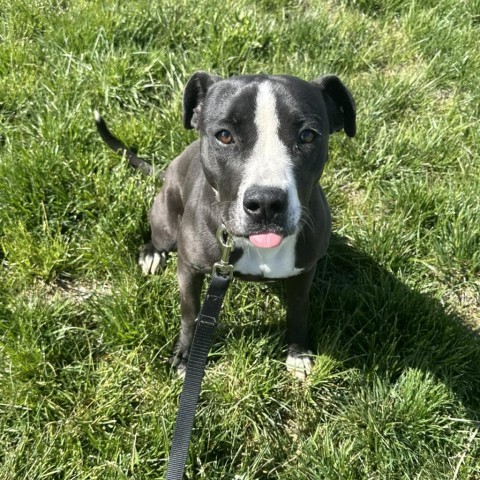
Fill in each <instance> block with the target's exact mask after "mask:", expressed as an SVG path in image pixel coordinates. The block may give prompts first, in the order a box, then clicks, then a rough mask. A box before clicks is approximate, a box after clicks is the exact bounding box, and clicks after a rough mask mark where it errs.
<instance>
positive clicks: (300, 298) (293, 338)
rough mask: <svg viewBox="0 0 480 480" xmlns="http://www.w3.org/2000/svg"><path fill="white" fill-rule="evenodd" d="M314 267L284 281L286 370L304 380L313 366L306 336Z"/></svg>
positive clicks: (307, 335) (307, 336)
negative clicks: (285, 299) (285, 293)
mask: <svg viewBox="0 0 480 480" xmlns="http://www.w3.org/2000/svg"><path fill="white" fill-rule="evenodd" d="M314 275H315V267H313V268H312V269H311V270H308V271H306V272H303V273H301V274H299V275H296V276H295V277H290V278H288V279H287V280H286V287H287V344H288V356H287V362H286V364H287V370H288V371H289V372H292V373H293V374H294V375H295V377H297V378H298V379H300V380H305V378H306V376H307V375H308V374H309V373H310V371H311V369H312V366H313V359H312V352H311V350H310V342H309V334H308V311H309V308H310V299H309V294H310V287H311V285H312V280H313V277H314Z"/></svg>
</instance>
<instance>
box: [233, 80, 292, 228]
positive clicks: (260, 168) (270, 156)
mask: <svg viewBox="0 0 480 480" xmlns="http://www.w3.org/2000/svg"><path fill="white" fill-rule="evenodd" d="M254 123H255V127H256V131H257V142H256V144H255V147H254V148H253V151H252V155H251V156H250V158H249V159H248V161H247V163H246V167H245V172H244V177H243V180H242V183H241V184H240V189H239V192H238V204H237V218H238V219H239V220H240V219H242V218H244V216H245V215H246V214H245V212H244V211H243V195H244V193H245V191H246V190H247V189H248V188H249V187H251V186H253V185H258V186H264V187H278V188H281V189H282V190H285V191H287V192H288V214H287V218H288V223H289V224H290V225H291V226H293V227H296V226H297V225H298V222H299V220H300V200H299V198H298V193H297V187H296V184H295V177H294V175H293V166H292V161H291V159H290V155H289V152H288V149H287V147H286V145H285V144H284V143H283V142H282V141H281V140H280V137H279V135H278V129H279V126H280V120H279V117H278V112H277V108H276V100H275V95H274V93H273V91H272V87H271V85H270V84H269V82H268V81H267V82H263V83H260V85H259V87H258V92H257V98H256V109H255V118H254Z"/></svg>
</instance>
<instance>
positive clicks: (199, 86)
mask: <svg viewBox="0 0 480 480" xmlns="http://www.w3.org/2000/svg"><path fill="white" fill-rule="evenodd" d="M96 121H97V127H98V130H99V133H100V135H101V136H102V138H103V139H104V140H105V141H106V143H107V144H108V145H109V146H110V147H111V148H112V149H113V150H115V151H117V152H119V153H122V154H124V155H125V156H126V157H127V158H128V159H129V161H130V163H131V164H132V165H133V166H134V167H136V168H140V169H142V170H143V171H144V172H146V173H152V167H151V165H149V164H147V163H146V162H145V160H144V159H142V158H140V157H138V156H137V155H136V154H135V153H134V152H132V151H130V150H129V149H127V148H126V147H125V146H124V145H123V144H122V143H121V142H120V141H119V140H118V139H116V138H115V137H114V136H113V135H112V134H111V133H110V132H109V130H108V128H107V126H106V124H105V122H104V121H103V119H102V118H101V117H100V115H99V114H98V113H96ZM183 125H184V127H185V128H186V129H195V130H197V131H198V133H199V139H198V140H196V141H194V142H193V143H192V144H191V145H190V146H188V147H187V148H186V149H185V151H184V152H183V153H182V154H181V155H180V156H178V157H177V158H176V159H175V160H173V161H172V162H171V164H170V165H169V166H168V168H167V170H166V172H165V174H164V183H163V187H162V189H161V190H160V192H159V193H158V195H157V196H156V198H155V200H154V203H153V206H152V209H151V211H150V225H151V232H152V237H151V242H149V243H148V244H147V245H145V246H144V247H143V250H142V252H141V254H140V259H139V264H140V265H141V267H142V269H143V271H144V272H145V273H152V274H153V273H155V272H156V271H157V270H159V269H162V268H163V267H164V266H165V261H166V258H167V255H168V253H169V252H173V251H176V252H177V270H178V281H179V287H180V306H181V329H180V335H179V337H178V340H177V342H176V345H175V348H174V351H173V355H172V357H171V359H170V363H171V364H172V366H173V367H174V368H175V369H176V371H177V372H178V373H179V374H180V375H182V374H184V372H185V368H186V364H187V360H188V354H189V350H190V346H191V343H192V339H193V334H194V328H195V319H196V318H197V315H198V313H199V310H200V294H201V289H202V283H203V279H204V276H205V274H207V273H209V272H211V270H212V266H213V264H214V263H215V262H216V261H218V260H219V258H220V248H219V246H218V244H217V241H216V237H215V234H216V231H217V229H218V228H219V226H220V225H221V224H223V225H224V226H225V227H226V230H227V231H228V232H229V233H230V235H232V236H233V239H234V244H235V248H234V251H233V253H232V255H231V257H230V261H231V263H232V264H233V266H234V275H235V276H236V277H238V278H241V279H245V280H254V281H268V280H276V279H285V282H286V294H287V344H288V355H287V361H286V365H287V369H288V370H289V371H292V372H293V373H294V375H295V376H297V377H298V378H300V379H303V378H305V376H306V375H308V374H309V372H310V370H311V368H312V364H313V362H312V352H311V350H310V348H311V347H310V345H309V337H308V311H309V291H310V286H311V283H312V279H313V277H314V273H315V266H316V263H317V261H318V260H319V259H320V258H321V257H322V256H323V255H324V254H325V252H326V250H327V246H328V243H329V238H330V230H331V217H330V211H329V207H328V204H327V200H326V198H325V195H324V193H323V191H322V188H321V187H320V185H319V180H320V177H321V175H322V172H323V169H324V166H325V163H326V161H327V157H328V139H329V135H330V134H331V133H333V132H336V131H339V130H342V129H343V130H344V131H345V133H346V134H347V135H348V136H349V137H353V136H354V135H355V131H356V114H355V102H354V100H353V98H352V95H351V94H350V92H349V90H348V89H347V88H346V87H345V86H344V84H343V83H342V82H341V81H340V79H339V78H338V77H337V76H335V75H328V76H323V77H320V78H318V79H316V80H314V81H312V82H307V81H303V80H301V79H299V78H296V77H292V76H283V75H282V76H270V75H246V76H236V77H232V78H229V79H222V78H220V77H217V76H214V75H210V74H208V73H205V72H197V73H195V74H194V75H193V76H192V77H191V78H190V80H189V81H188V83H187V85H186V88H185V91H184V96H183Z"/></svg>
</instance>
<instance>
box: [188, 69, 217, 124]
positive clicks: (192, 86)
mask: <svg viewBox="0 0 480 480" xmlns="http://www.w3.org/2000/svg"><path fill="white" fill-rule="evenodd" d="M220 80H222V79H221V77H217V76H216V75H210V74H209V73H206V72H196V73H194V74H193V75H192V76H191V77H190V80H188V82H187V86H186V87H185V91H184V92H183V126H184V127H185V128H186V129H187V130H191V129H192V128H195V129H196V130H197V129H198V116H199V114H200V110H201V109H202V104H203V101H204V100H205V97H206V95H207V91H208V89H209V88H210V87H211V86H212V85H213V84H214V83H216V82H218V81H220Z"/></svg>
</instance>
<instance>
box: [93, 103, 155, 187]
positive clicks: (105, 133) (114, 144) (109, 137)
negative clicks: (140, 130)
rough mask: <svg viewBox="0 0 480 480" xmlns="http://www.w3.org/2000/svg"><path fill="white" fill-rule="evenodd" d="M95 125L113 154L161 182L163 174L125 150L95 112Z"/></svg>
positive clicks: (130, 151)
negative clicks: (125, 159) (122, 157)
mask: <svg viewBox="0 0 480 480" xmlns="http://www.w3.org/2000/svg"><path fill="white" fill-rule="evenodd" d="M94 114H95V124H96V125H97V130H98V133H99V134H100V137H102V140H103V141H104V142H105V143H106V144H107V145H108V146H109V147H110V148H111V149H112V150H113V151H114V152H115V153H118V154H119V155H122V156H125V157H126V158H127V160H128V161H129V163H130V165H131V166H132V167H133V168H135V169H136V170H140V171H141V172H142V173H144V174H146V175H149V176H155V177H157V179H159V180H163V178H164V172H157V171H156V170H155V169H154V168H153V167H152V165H150V163H148V162H147V161H146V160H145V159H144V158H141V157H139V156H138V155H137V154H136V153H135V152H133V151H132V150H130V149H129V148H127V147H126V146H125V145H124V144H123V143H122V142H121V141H120V140H119V139H118V138H117V137H115V136H114V135H113V134H112V132H110V130H109V129H108V127H107V124H106V123H105V120H104V119H103V118H102V116H101V115H100V113H99V112H98V111H97V110H95V112H94Z"/></svg>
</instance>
